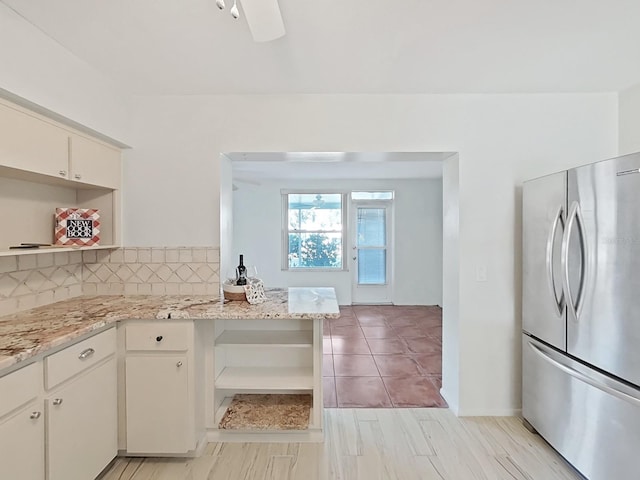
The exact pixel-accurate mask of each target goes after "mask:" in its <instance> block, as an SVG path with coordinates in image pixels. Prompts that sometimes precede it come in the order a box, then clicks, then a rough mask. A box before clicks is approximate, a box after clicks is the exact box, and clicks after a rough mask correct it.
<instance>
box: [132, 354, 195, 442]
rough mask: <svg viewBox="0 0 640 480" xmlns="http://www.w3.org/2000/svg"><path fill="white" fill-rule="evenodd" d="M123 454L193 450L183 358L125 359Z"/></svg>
mask: <svg viewBox="0 0 640 480" xmlns="http://www.w3.org/2000/svg"><path fill="white" fill-rule="evenodd" d="M125 369H126V389H127V394H126V402H127V451H128V452H129V453H147V454H162V453H185V452H187V451H189V450H192V449H194V448H195V434H194V433H193V421H194V419H193V412H192V408H191V405H190V401H189V400H190V395H189V382H188V363H187V357H186V356H160V355H155V356H129V357H127V359H126V367H125Z"/></svg>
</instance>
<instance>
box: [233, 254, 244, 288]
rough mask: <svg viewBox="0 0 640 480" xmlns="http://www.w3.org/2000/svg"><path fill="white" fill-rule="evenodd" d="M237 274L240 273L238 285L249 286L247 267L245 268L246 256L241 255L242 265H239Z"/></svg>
mask: <svg viewBox="0 0 640 480" xmlns="http://www.w3.org/2000/svg"><path fill="white" fill-rule="evenodd" d="M236 272H238V279H237V280H236V285H246V284H247V267H245V266H244V255H240V265H238V268H237V269H236Z"/></svg>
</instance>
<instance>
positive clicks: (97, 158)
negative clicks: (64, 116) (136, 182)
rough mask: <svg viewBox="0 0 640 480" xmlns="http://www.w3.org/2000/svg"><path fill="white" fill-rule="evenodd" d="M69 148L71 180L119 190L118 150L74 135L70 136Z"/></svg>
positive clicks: (119, 168)
mask: <svg viewBox="0 0 640 480" xmlns="http://www.w3.org/2000/svg"><path fill="white" fill-rule="evenodd" d="M70 147H71V148H70V155H69V165H70V171H71V176H70V179H71V180H75V181H78V182H83V183H89V184H91V185H98V186H101V187H107V188H113V189H119V188H120V178H121V165H120V150H118V149H116V148H113V147H109V146H107V145H105V144H103V143H98V142H96V141H94V140H90V139H88V138H86V137H82V136H80V135H76V134H71V138H70Z"/></svg>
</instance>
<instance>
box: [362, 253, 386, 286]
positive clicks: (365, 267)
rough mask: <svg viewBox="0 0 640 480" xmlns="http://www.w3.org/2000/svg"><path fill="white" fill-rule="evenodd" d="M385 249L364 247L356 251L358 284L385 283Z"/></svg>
mask: <svg viewBox="0 0 640 480" xmlns="http://www.w3.org/2000/svg"><path fill="white" fill-rule="evenodd" d="M386 267H387V251H386V250H384V249H377V248H376V249H366V250H359V251H358V284H360V285H380V284H385V283H387V282H386V280H387V271H386V270H387V268H386Z"/></svg>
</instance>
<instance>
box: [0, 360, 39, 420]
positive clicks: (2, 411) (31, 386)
mask: <svg viewBox="0 0 640 480" xmlns="http://www.w3.org/2000/svg"><path fill="white" fill-rule="evenodd" d="M41 382H42V363H40V362H38V363H32V364H31V365H28V366H26V367H23V368H21V369H20V370H17V371H15V372H13V373H10V374H9V375H5V376H4V377H2V378H0V392H2V394H0V417H2V416H4V415H6V414H7V413H9V412H10V411H12V410H15V409H16V408H18V407H19V406H20V405H24V404H25V403H27V402H30V401H31V400H33V399H34V398H36V397H37V396H38V393H39V391H40V385H41Z"/></svg>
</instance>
